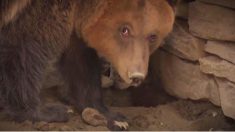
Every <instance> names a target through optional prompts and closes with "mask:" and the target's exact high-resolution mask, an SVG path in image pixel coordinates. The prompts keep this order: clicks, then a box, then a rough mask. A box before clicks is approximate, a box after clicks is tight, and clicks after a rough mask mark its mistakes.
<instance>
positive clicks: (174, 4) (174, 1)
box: [166, 0, 181, 10]
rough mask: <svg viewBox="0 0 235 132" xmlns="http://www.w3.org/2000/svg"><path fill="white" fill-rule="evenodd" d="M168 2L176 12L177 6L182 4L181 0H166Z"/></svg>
mask: <svg viewBox="0 0 235 132" xmlns="http://www.w3.org/2000/svg"><path fill="white" fill-rule="evenodd" d="M166 1H167V2H168V3H169V5H170V6H171V7H172V8H173V9H174V10H175V9H176V7H177V5H178V4H179V3H180V1H181V0H166Z"/></svg>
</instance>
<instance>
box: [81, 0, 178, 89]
mask: <svg viewBox="0 0 235 132" xmlns="http://www.w3.org/2000/svg"><path fill="white" fill-rule="evenodd" d="M99 1H100V0H99ZM172 3H173V0H104V1H102V2H100V3H99V2H98V3H96V6H97V7H96V8H95V9H93V12H92V13H91V14H90V15H89V17H88V19H87V20H86V21H85V23H83V24H82V27H81V35H82V38H83V39H84V40H85V41H86V42H87V43H88V45H89V46H90V47H92V48H94V49H95V50H96V51H97V53H98V54H99V55H100V56H102V57H104V58H106V60H107V61H109V62H110V63H111V64H112V65H113V66H114V67H115V69H116V70H117V71H118V73H119V75H120V76H121V78H122V79H123V80H124V81H125V82H126V83H128V84H132V85H134V86H135V85H138V84H140V83H141V82H142V81H143V80H144V78H145V77H146V75H147V71H148V63H149V57H150V55H151V53H153V52H154V51H155V50H156V49H157V48H158V47H159V46H160V44H161V42H162V40H163V39H164V38H165V37H166V36H167V35H168V33H169V32H171V30H172V26H173V23H174V18H175V14H174V8H173V7H172V5H171V4H172Z"/></svg>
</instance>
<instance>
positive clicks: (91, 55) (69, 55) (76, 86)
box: [60, 35, 128, 130]
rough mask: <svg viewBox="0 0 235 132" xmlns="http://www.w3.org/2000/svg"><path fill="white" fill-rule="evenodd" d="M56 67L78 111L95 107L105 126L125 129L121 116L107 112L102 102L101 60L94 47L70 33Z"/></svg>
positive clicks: (112, 128) (125, 125)
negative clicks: (68, 43)
mask: <svg viewBox="0 0 235 132" xmlns="http://www.w3.org/2000/svg"><path fill="white" fill-rule="evenodd" d="M60 70H61V73H62V75H63V77H64V78H65V80H66V82H67V83H68V85H69V88H70V96H71V98H72V103H73V104H74V105H75V106H76V107H77V108H78V110H79V112H80V113H84V110H87V109H88V110H91V109H93V110H94V111H96V110H98V112H100V113H101V114H102V115H103V116H104V118H105V119H106V124H107V127H108V128H109V129H111V130H126V129H127V126H128V124H127V123H126V122H125V117H124V116H122V115H120V114H117V113H112V112H110V111H109V110H108V109H107V108H106V107H105V105H104V104H103V99H102V93H101V62H100V59H99V57H98V56H97V53H96V51H95V50H93V49H91V48H89V47H87V46H86V44H85V43H84V42H83V41H82V40H80V39H78V38H77V37H76V36H75V35H73V36H72V38H71V44H70V46H69V47H68V48H67V50H66V51H65V53H64V54H63V56H62V58H61V61H60ZM85 113H86V112H85ZM88 113H89V112H88ZM88 116H89V115H88ZM90 124H92V123H90Z"/></svg>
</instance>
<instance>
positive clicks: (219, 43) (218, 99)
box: [151, 0, 235, 119]
mask: <svg viewBox="0 0 235 132" xmlns="http://www.w3.org/2000/svg"><path fill="white" fill-rule="evenodd" d="M179 8H180V9H178V12H177V16H178V19H177V21H176V23H175V27H174V30H173V32H172V34H170V36H169V38H168V39H167V40H166V42H165V44H164V46H163V47H162V48H161V49H160V50H159V51H157V52H156V53H155V54H154V55H153V57H152V64H151V67H152V69H153V70H154V73H155V74H156V75H157V76H160V78H161V80H162V82H163V84H164V87H165V89H166V91H167V92H168V93H169V94H171V95H173V96H176V97H179V98H183V99H193V100H202V99H203V100H209V101H211V102H212V103H213V104H215V105H217V106H221V107H222V110H223V112H224V114H225V115H226V116H228V117H231V118H233V119H235V0H196V1H193V2H186V1H184V2H183V3H182V4H181V5H180V6H179Z"/></svg>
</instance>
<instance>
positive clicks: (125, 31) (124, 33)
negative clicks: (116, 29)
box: [121, 27, 130, 37]
mask: <svg viewBox="0 0 235 132" xmlns="http://www.w3.org/2000/svg"><path fill="white" fill-rule="evenodd" d="M129 34H130V30H129V28H128V27H123V28H122V29H121V35H122V36H123V37H128V36H129Z"/></svg>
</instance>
